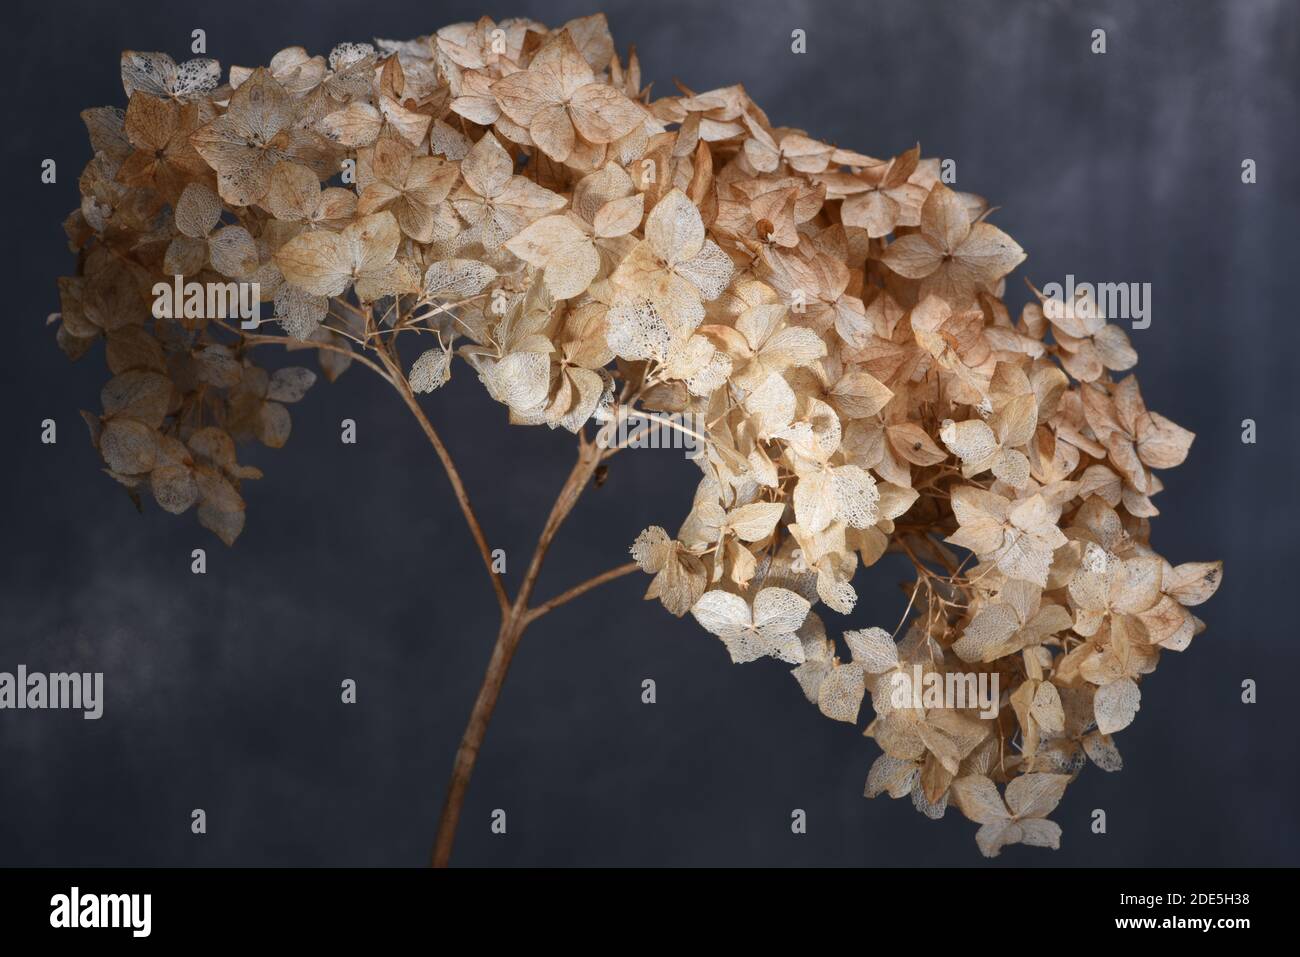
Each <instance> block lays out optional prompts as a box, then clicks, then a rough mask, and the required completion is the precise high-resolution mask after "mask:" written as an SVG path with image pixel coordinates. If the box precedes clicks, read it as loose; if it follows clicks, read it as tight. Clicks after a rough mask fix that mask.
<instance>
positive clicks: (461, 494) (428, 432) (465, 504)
mask: <svg viewBox="0 0 1300 957" xmlns="http://www.w3.org/2000/svg"><path fill="white" fill-rule="evenodd" d="M375 355H377V356H379V361H380V362H382V363H383V364H384V367H385V368H386V369H387V370H388V374H389V375H390V376H391V378H392V383H393V386H394V387H395V388H396V389H397V391H398V394H400V395H401V397H402V401H403V402H405V403H406V406H407V408H409V409H410V410H411V414H412V415H414V416H415V419H416V421H417V422H419V423H420V428H421V429H422V430H423V431H424V434H425V437H427V438H428V440H429V444H430V445H432V446H433V450H434V452H436V453H437V455H438V460H439V461H440V462H442V467H443V470H444V471H445V472H446V473H447V479H448V480H449V481H450V482H451V489H452V491H453V492H454V493H455V495H456V501H457V503H458V504H459V505H460V510H461V512H462V513H463V514H464V516H465V522H466V524H467V525H469V531H470V534H471V535H473V536H474V542H475V544H477V545H478V551H479V555H480V556H481V557H482V559H483V564H484V566H485V567H486V568H487V573H488V577H489V578H490V579H492V591H493V592H494V593H495V594H496V596H497V604H498V605H499V606H500V607H501V613H502V615H503V616H505V614H506V612H507V611H508V610H509V608H510V598H509V597H508V596H507V595H506V587H505V585H504V584H502V582H501V576H500V575H499V574H498V573H497V572H496V571H495V570H494V569H493V567H492V549H491V547H490V546H489V545H488V540H487V537H486V536H485V535H484V534H483V526H482V525H480V524H479V520H478V516H477V515H475V514H474V507H473V506H472V505H471V504H470V502H469V493H468V492H467V491H466V490H465V483H464V482H462V481H461V478H460V472H458V471H457V470H456V463H455V462H453V461H452V458H451V453H450V452H448V451H447V447H446V446H445V445H443V444H442V437H441V436H439V435H438V430H437V429H435V428H434V427H433V423H432V422H430V421H429V417H428V416H427V415H425V414H424V410H423V409H422V408H420V403H419V401H418V400H417V399H416V398H415V393H414V392H412V391H411V386H410V384H409V383H408V382H407V381H406V376H405V375H403V374H402V370H401V367H399V366H398V365H397V363H396V362H395V361H394V360H393V359H392V358H391V357H390V356H389V355H388V353H387V352H386V351H385V350H384V349H376V350H375Z"/></svg>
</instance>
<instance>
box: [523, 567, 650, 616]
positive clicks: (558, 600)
mask: <svg viewBox="0 0 1300 957" xmlns="http://www.w3.org/2000/svg"><path fill="white" fill-rule="evenodd" d="M640 567H641V566H640V565H638V564H637V563H636V562H627V563H626V564H623V565H619V566H618V567H616V568H611V569H609V570H608V571H604V572H601V573H600V574H599V575H595V576H593V577H591V578H588V579H587V580H586V581H585V582H582V583H581V584H579V585H574V586H573V587H572V588H570V589H569V590H568V591H565V592H561V593H560V594H558V595H556V596H555V597H554V598H551V599H548V600H547V601H544V602H542V603H541V604H540V605H538V606H537V607H536V608H531V609H529V611H528V613H527V614H526V615H525V616H524V624H525V625H531V624H532V623H533V622H534V621H536V620H537V619H538V618H541V617H542V616H543V615H544V614H546V613H547V612H548V611H551V610H552V609H554V608H559V607H560V606H561V605H563V604H565V603H567V602H570V601H573V599H575V598H577V597H578V596H579V595H583V594H586V593H587V592H589V591H591V590H592V589H593V588H596V587H598V586H600V585H603V584H605V582H610V581H613V580H614V579H615V578H622V577H623V576H624V575H630V574H632V572H634V571H636V570H637V569H638V568H640Z"/></svg>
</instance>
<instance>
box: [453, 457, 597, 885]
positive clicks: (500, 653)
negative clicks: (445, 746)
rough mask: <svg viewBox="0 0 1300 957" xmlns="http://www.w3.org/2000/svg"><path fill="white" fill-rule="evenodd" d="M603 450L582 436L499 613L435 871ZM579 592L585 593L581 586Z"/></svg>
mask: <svg viewBox="0 0 1300 957" xmlns="http://www.w3.org/2000/svg"><path fill="white" fill-rule="evenodd" d="M603 452H604V449H603V448H602V447H601V446H600V445H599V444H598V443H596V442H592V441H588V440H587V439H586V438H585V437H580V444H579V447H578V461H577V462H576V463H574V466H573V470H572V471H571V472H570V473H569V477H568V479H566V480H565V482H564V485H563V487H562V488H561V489H560V494H559V495H558V496H556V499H555V504H554V505H552V506H551V512H550V515H548V516H547V518H546V524H545V525H544V526H543V527H542V533H541V535H539V536H538V539H537V547H536V549H534V551H533V557H532V560H531V561H530V562H529V563H528V570H527V571H526V572H525V573H524V580H523V582H522V584H520V586H519V592H518V594H517V595H516V596H515V600H514V602H513V603H512V604H511V605H510V607H509V609H508V610H507V611H505V612H504V613H503V617H502V622H501V629H500V631H498V632H497V641H496V644H495V645H494V646H493V648H492V657H491V658H490V659H489V660H488V666H487V672H486V673H485V674H484V675H483V683H482V685H481V686H480V687H479V691H478V697H477V698H475V699H474V708H473V710H471V711H470V715H469V722H468V723H467V724H466V726H465V733H464V734H463V735H461V739H460V746H459V747H458V748H457V749H456V758H455V761H454V762H453V763H452V770H451V781H450V782H449V783H448V785H447V797H446V799H445V800H444V802H443V806H442V814H441V815H440V816H439V818H438V835H437V837H436V838H435V840H434V844H433V857H432V864H433V866H434V867H446V866H447V865H448V863H450V861H451V849H452V845H453V844H454V843H455V841H456V826H457V824H458V823H459V821H460V812H461V808H462V807H463V806H464V804H465V792H466V791H467V790H468V788H469V780H470V776H471V775H472V774H473V773H474V764H475V762H476V761H477V760H478V753H479V749H480V748H481V747H482V746H483V738H484V736H485V735H486V734H487V727H488V722H489V721H491V719H492V712H493V711H494V710H495V709H496V705H497V698H498V697H500V694H501V686H502V684H504V683H505V680H506V672H507V671H509V670H510V661H511V659H513V658H514V655H515V649H516V648H518V647H519V640H520V638H522V637H523V633H524V629H526V628H527V627H528V625H529V624H530V623H531V622H532V621H533V620H534V619H535V618H537V617H539V616H540V614H544V611H543V610H542V609H546V610H549V608H547V606H546V605H542V606H539V607H538V608H537V609H532V610H531V611H530V610H529V608H528V600H529V598H530V597H531V596H532V593H533V588H534V587H535V586H536V584H537V577H538V575H539V574H540V573H541V570H542V563H543V562H544V561H545V559H546V552H547V551H548V550H549V549H550V546H551V542H552V541H553V540H554V538H555V533H556V532H558V531H559V529H560V526H561V525H562V524H563V523H564V520H565V519H566V518H567V517H568V515H569V513H570V512H571V511H573V506H574V505H575V504H577V501H578V496H580V495H581V494H582V491H583V489H585V488H586V487H587V483H588V482H589V481H591V477H592V475H593V474H595V471H596V469H597V467H598V466H599V465H600V462H601V458H602V453H603ZM616 571H617V569H616ZM614 577H617V576H616V575H610V574H609V573H605V575H603V576H597V578H599V579H601V580H603V581H608V580H610V579H611V578H614ZM584 584H585V585H586V586H587V587H588V588H592V587H595V586H596V585H598V584H600V581H596V580H593V581H592V582H590V583H584ZM578 588H579V589H582V590H583V591H585V590H587V589H586V588H584V587H583V586H581V585H580V586H578ZM570 592H576V590H575V589H570V591H569V592H566V593H564V594H563V595H561V596H560V597H561V598H564V599H565V600H566V601H567V600H568V598H566V597H565V596H566V595H567V596H568V597H575V595H574V594H570ZM577 593H580V592H577ZM550 607H555V604H551V605H550Z"/></svg>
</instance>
